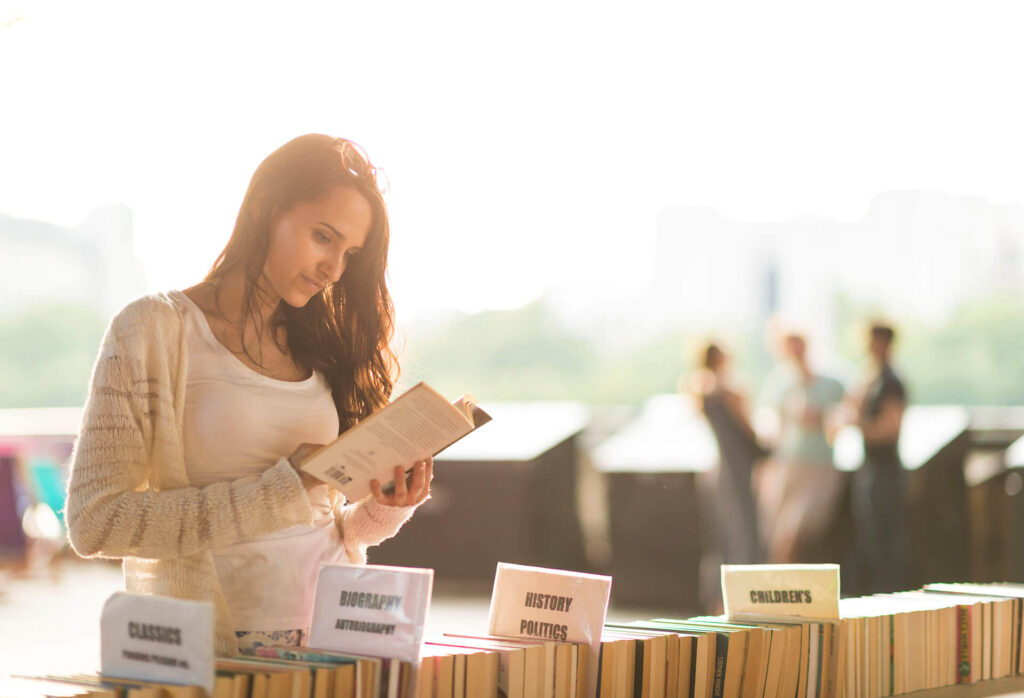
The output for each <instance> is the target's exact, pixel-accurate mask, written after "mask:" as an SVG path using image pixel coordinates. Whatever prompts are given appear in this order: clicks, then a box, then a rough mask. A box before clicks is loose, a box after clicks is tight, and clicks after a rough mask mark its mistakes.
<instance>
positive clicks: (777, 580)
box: [722, 565, 839, 620]
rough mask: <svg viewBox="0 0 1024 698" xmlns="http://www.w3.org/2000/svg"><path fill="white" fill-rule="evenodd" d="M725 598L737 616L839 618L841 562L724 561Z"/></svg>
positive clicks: (730, 611) (731, 614)
mask: <svg viewBox="0 0 1024 698" xmlns="http://www.w3.org/2000/svg"><path fill="white" fill-rule="evenodd" d="M722 598H723V599H724V600H725V613H726V615H727V616H729V618H732V619H736V620H743V619H752V618H764V617H776V618H813V619H817V620H838V618H839V565H722Z"/></svg>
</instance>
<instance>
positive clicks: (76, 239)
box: [0, 205, 146, 317]
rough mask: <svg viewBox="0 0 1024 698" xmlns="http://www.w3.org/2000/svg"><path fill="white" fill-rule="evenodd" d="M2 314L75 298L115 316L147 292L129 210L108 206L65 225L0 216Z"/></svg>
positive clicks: (118, 206) (104, 313)
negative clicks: (124, 306)
mask: <svg viewBox="0 0 1024 698" xmlns="http://www.w3.org/2000/svg"><path fill="white" fill-rule="evenodd" d="M0 260H3V262H4V265H3V275H2V276H0V316H2V315H9V314H12V313H15V312H18V311H19V310H21V309H23V308H26V307H28V306H30V305H35V304H39V303H47V302H64V301H69V300H73V301H75V302H78V303H84V304H86V305H89V306H92V307H95V308H96V309H97V310H98V311H99V312H100V314H101V315H102V316H104V317H107V316H109V315H111V314H113V312H114V311H116V310H117V309H119V308H120V307H121V306H123V305H124V304H125V303H127V302H128V301H129V300H131V299H132V298H135V297H137V296H140V295H142V294H143V293H145V290H146V280H145V274H144V272H143V270H142V264H141V262H140V261H139V259H138V257H137V256H136V255H135V247H134V242H133V238H132V214H131V210H130V209H129V208H128V207H126V206H122V205H109V206H104V207H102V208H99V209H96V210H95V211H93V212H92V213H91V214H90V215H89V216H88V217H87V218H86V219H85V220H84V221H83V222H82V223H80V224H79V225H76V226H73V227H63V226H59V225H54V224H52V223H45V222H42V221H33V220H25V219H20V218H12V217H10V216H5V215H2V214H0Z"/></svg>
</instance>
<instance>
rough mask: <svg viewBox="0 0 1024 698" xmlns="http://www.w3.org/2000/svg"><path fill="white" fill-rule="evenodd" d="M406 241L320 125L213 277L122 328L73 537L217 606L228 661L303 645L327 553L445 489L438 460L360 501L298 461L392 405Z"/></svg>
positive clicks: (86, 450) (131, 585) (133, 309)
mask: <svg viewBox="0 0 1024 698" xmlns="http://www.w3.org/2000/svg"><path fill="white" fill-rule="evenodd" d="M388 239H389V232H388V218H387V211H386V208H385V204H384V199H383V197H382V194H381V191H380V188H379V187H378V185H377V179H376V170H375V169H374V168H373V166H372V165H371V164H370V162H369V160H368V159H367V158H366V156H365V155H364V154H363V153H362V151H361V150H360V149H359V148H358V147H357V146H355V145H354V144H353V143H352V142H350V141H346V140H343V139H339V138H332V137H329V136H323V135H317V134H311V135H306V136H300V137H299V138H296V139H294V140H292V141H290V142H289V143H287V144H285V145H284V146H282V147H281V148H279V149H278V150H276V151H275V152H274V153H272V154H271V155H270V156H269V157H267V159H266V160H264V161H263V163H262V164H260V166H259V167H258V168H257V170H256V172H255V174H254V175H253V178H252V181H251V182H250V184H249V188H248V190H247V192H246V194H245V198H244V200H243V202H242V206H241V209H240V211H239V214H238V218H237V221H236V223H235V228H234V232H233V233H232V235H231V238H230V239H229V240H228V243H227V246H226V247H225V248H224V251H223V252H222V253H221V254H220V256H219V257H218V258H217V260H216V262H215V263H214V265H213V268H212V270H211V271H210V273H209V274H208V275H207V277H206V278H205V279H204V280H203V281H202V282H201V283H199V284H197V285H196V286H193V287H191V288H188V289H186V290H184V291H172V292H169V293H165V294H157V295H153V296H147V297H145V298H142V299H140V300H137V301H135V302H133V303H131V304H129V305H128V306H127V307H125V308H124V309H123V310H121V311H120V312H119V313H118V314H117V316H116V317H114V319H113V320H112V321H111V324H110V327H109V328H108V330H107V333H106V336H105V338H104V340H103V344H102V347H101V349H100V353H99V357H98V359H97V362H96V365H95V367H94V369H93V375H92V380H91V382H90V390H89V397H88V400H87V402H86V407H85V414H84V419H83V424H82V429H81V433H80V435H79V438H78V441H77V443H76V447H75V451H74V454H73V457H72V468H71V479H70V482H69V485H68V500H67V521H68V534H69V538H70V540H71V544H72V547H73V548H74V549H75V551H76V552H78V553H79V554H80V555H83V556H86V557H108V558H123V560H124V573H125V586H126V588H127V590H128V591H134V592H142V593H151V594H161V595H167V596H175V597H178V598H185V599H199V600H207V601H211V602H213V604H214V608H215V613H216V618H217V627H216V639H215V645H216V650H217V653H218V654H219V655H232V654H235V653H236V652H239V651H241V652H243V653H251V652H252V651H253V649H254V648H255V647H256V646H258V645H259V644H300V643H301V641H302V639H303V636H304V633H305V632H307V628H308V625H309V622H310V618H309V616H310V612H311V610H312V602H313V590H314V585H315V580H316V575H317V572H318V570H319V567H320V565H321V563H328V564H363V563H365V562H366V549H367V547H369V546H372V545H376V544H378V543H380V542H381V541H383V540H385V539H387V538H389V537H391V536H392V535H394V534H395V533H396V532H397V531H398V529H399V528H400V527H401V526H402V524H403V523H404V522H405V521H406V520H408V518H409V517H410V516H411V515H412V513H413V511H414V510H415V508H416V507H417V506H418V505H419V504H421V503H422V502H423V501H424V500H425V499H426V498H427V496H428V494H429V491H430V481H431V478H432V467H433V464H432V462H431V461H430V460H429V459H428V460H426V461H421V462H418V463H415V464H410V463H396V464H395V466H396V467H395V471H394V474H395V485H394V488H393V489H391V491H389V492H388V493H385V492H384V491H383V490H382V487H381V483H379V482H377V481H374V482H373V483H371V489H372V491H373V494H372V496H371V497H368V498H367V499H364V500H362V501H359V502H355V503H347V502H344V501H343V498H342V497H340V495H339V494H338V493H337V492H335V491H334V490H333V489H329V488H328V486H327V485H325V484H323V483H321V482H320V481H318V480H316V479H315V478H312V477H311V476H309V475H308V474H305V473H301V472H300V471H299V470H298V464H299V463H300V462H301V461H302V459H303V458H304V457H306V456H307V455H309V454H310V453H311V452H312V451H313V450H315V448H317V446H316V445H317V444H323V443H329V442H330V441H331V440H333V439H334V438H336V437H337V436H338V434H339V433H341V432H344V431H345V430H347V429H348V428H350V427H352V426H353V425H355V424H356V423H358V422H359V421H361V420H363V419H365V418H366V417H368V416H369V415H370V414H372V413H373V412H375V411H376V410H378V409H380V408H381V407H383V406H384V405H386V404H387V402H388V399H389V396H390V394H391V390H392V387H393V383H394V378H395V374H396V372H397V364H396V357H395V355H394V354H393V352H392V350H391V348H390V341H391V337H392V330H393V310H392V305H391V299H390V296H389V294H388V290H387V287H386V285H385V269H386V266H387V252H388ZM410 466H412V475H411V476H410V477H409V478H408V479H407V477H406V475H405V472H406V470H407V469H408V468H409V467H410Z"/></svg>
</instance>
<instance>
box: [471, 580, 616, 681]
mask: <svg viewBox="0 0 1024 698" xmlns="http://www.w3.org/2000/svg"><path fill="white" fill-rule="evenodd" d="M611 589H612V578H611V577H605V576H601V575H596V574H583V573H582V572H566V571H563V570H552V569H547V568H544V567H526V566H523V565H511V564H507V563H504V562H499V563H498V570H497V572H496V573H495V576H494V591H493V592H492V593H491V611H490V617H489V619H488V626H489V630H488V632H490V634H492V635H511V636H514V637H528V638H533V639H537V640H558V641H563V642H564V641H569V642H583V643H586V644H588V645H589V646H590V657H589V658H588V662H587V696H589V697H590V698H594V697H595V696H596V695H597V674H598V661H597V659H598V657H599V656H600V652H601V629H602V628H603V627H604V618H605V614H606V613H607V612H608V597H609V595H610V594H611Z"/></svg>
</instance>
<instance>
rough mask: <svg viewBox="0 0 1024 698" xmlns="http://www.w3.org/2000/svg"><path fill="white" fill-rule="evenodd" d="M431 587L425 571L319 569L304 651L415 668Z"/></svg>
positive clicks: (376, 567) (368, 567) (377, 567)
mask: <svg viewBox="0 0 1024 698" xmlns="http://www.w3.org/2000/svg"><path fill="white" fill-rule="evenodd" d="M433 586H434V570H430V569H420V568H413V567H387V566H384V565H366V566H363V567H357V566H349V565H324V566H322V567H321V568H320V575H319V576H318V577H317V580H316V592H315V596H314V599H313V622H312V624H311V627H310V631H309V641H308V645H309V646H310V647H315V648H317V649H324V650H333V651H335V652H350V653H353V654H363V655H372V656H375V657H391V658H394V659H401V660H403V661H407V662H412V664H413V667H418V666H419V661H420V647H421V646H422V644H423V625H424V622H425V621H426V618H427V609H428V608H430V593H431V590H432V589H433ZM411 684H412V685H413V686H415V685H416V683H415V681H412V682H411Z"/></svg>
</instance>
